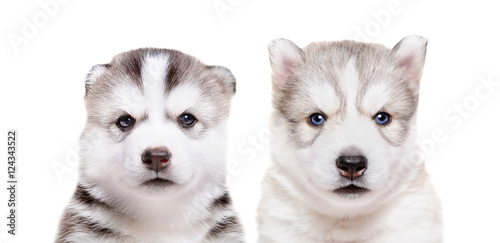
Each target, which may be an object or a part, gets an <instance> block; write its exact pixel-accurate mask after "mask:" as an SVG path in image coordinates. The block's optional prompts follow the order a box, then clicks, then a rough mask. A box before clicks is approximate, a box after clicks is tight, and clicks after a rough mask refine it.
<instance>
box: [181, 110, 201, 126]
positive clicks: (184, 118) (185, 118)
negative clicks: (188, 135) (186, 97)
mask: <svg viewBox="0 0 500 243" xmlns="http://www.w3.org/2000/svg"><path fill="white" fill-rule="evenodd" d="M196 121H197V120H196V118H195V117H194V116H193V115H191V114H189V113H184V114H182V115H180V116H179V123H180V124H181V125H182V126H183V127H192V126H194V124H195V123H196Z"/></svg>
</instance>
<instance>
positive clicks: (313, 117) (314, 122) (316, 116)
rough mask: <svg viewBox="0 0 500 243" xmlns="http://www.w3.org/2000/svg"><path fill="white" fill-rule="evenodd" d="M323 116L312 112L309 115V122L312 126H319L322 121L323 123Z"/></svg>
mask: <svg viewBox="0 0 500 243" xmlns="http://www.w3.org/2000/svg"><path fill="white" fill-rule="evenodd" d="M325 120H326V119H325V116H323V115H322V114H320V113H314V114H312V115H311V116H309V122H311V124H312V125H314V126H321V125H323V123H325Z"/></svg>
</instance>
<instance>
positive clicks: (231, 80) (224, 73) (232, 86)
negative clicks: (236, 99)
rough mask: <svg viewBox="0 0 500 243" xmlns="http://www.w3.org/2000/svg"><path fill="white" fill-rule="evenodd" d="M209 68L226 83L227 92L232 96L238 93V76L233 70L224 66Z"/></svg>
mask: <svg viewBox="0 0 500 243" xmlns="http://www.w3.org/2000/svg"><path fill="white" fill-rule="evenodd" d="M209 69H210V70H211V71H212V72H213V73H214V74H215V75H216V76H217V78H218V79H219V80H220V81H221V82H222V83H223V84H224V88H225V91H226V93H227V94H231V97H232V96H233V95H234V94H235V93H236V78H235V77H234V75H233V73H232V72H231V70H229V69H228V68H226V67H222V66H209Z"/></svg>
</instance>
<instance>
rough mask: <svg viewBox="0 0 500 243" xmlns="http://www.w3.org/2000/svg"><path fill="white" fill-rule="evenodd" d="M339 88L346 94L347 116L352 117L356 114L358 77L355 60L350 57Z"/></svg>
mask: <svg viewBox="0 0 500 243" xmlns="http://www.w3.org/2000/svg"><path fill="white" fill-rule="evenodd" d="M340 83H341V86H342V87H343V91H344V93H345V94H346V99H347V103H346V105H347V107H346V109H347V116H350V117H354V116H355V115H356V113H357V109H356V96H357V95H358V83H359V76H358V71H357V69H356V58H355V57H354V56H352V57H351V58H350V59H349V61H348V62H347V64H346V66H345V69H344V73H343V76H342V78H341V82H340Z"/></svg>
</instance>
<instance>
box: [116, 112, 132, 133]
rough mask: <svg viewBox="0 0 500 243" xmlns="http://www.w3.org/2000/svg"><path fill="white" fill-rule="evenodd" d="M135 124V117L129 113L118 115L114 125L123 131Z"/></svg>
mask: <svg viewBox="0 0 500 243" xmlns="http://www.w3.org/2000/svg"><path fill="white" fill-rule="evenodd" d="M134 124H135V119H134V118H133V117H131V116H130V115H124V116H120V118H118V120H117V121H116V126H118V127H119V128H120V129H121V130H123V131H128V130H130V129H132V127H133V126H134Z"/></svg>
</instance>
